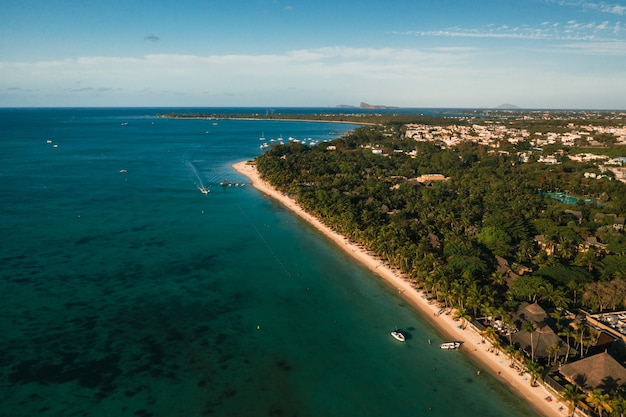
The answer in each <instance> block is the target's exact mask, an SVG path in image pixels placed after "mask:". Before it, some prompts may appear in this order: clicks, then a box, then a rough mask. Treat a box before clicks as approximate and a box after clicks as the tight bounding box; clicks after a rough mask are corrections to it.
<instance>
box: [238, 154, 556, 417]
mask: <svg viewBox="0 0 626 417" xmlns="http://www.w3.org/2000/svg"><path fill="white" fill-rule="evenodd" d="M233 168H234V169H235V170H236V171H237V172H239V173H240V174H243V175H245V176H246V177H248V178H249V179H250V181H251V183H252V185H253V186H254V187H255V188H256V189H257V190H259V191H261V192H263V193H265V194H267V195H268V196H270V197H272V198H274V199H275V200H277V201H279V202H280V203H281V204H283V205H284V206H285V207H287V208H288V209H290V210H292V211H293V212H294V213H296V214H297V215H298V216H300V217H301V218H303V219H304V220H306V221H307V222H309V223H310V224H311V225H313V226H314V227H315V228H316V229H318V230H319V231H320V232H321V233H323V234H324V235H325V236H326V237H328V238H329V239H330V240H332V241H333V242H334V243H335V244H337V246H339V247H340V248H341V249H343V250H344V251H345V252H346V253H348V254H349V255H350V256H352V257H353V258H354V259H356V260H357V261H359V262H361V263H362V264H363V265H365V266H366V267H367V268H369V269H370V270H371V271H373V272H374V273H375V274H377V275H379V276H380V277H382V278H383V279H384V280H385V281H386V282H387V283H388V284H389V285H391V286H392V287H394V288H395V289H396V290H397V291H398V293H399V294H400V295H401V297H402V298H403V299H405V300H406V301H407V302H408V303H410V304H411V306H413V307H414V308H415V309H416V310H417V311H419V312H420V313H421V314H422V315H423V316H424V318H426V319H428V320H429V321H430V322H432V323H433V325H434V326H436V327H437V328H438V329H439V330H440V332H442V333H443V334H444V335H446V336H447V337H448V338H449V340H450V341H459V342H462V345H461V349H460V350H461V351H462V352H464V353H465V354H467V355H469V356H470V357H471V358H472V359H473V360H474V362H475V363H476V364H477V365H476V372H477V374H480V373H482V372H489V373H490V374H491V375H493V376H494V377H495V378H497V379H498V380H500V381H502V382H503V383H505V384H507V385H508V386H509V387H510V388H511V390H512V391H513V392H515V393H516V394H517V395H518V396H520V397H521V398H523V399H524V400H526V401H527V402H528V403H529V404H530V405H531V406H532V407H533V408H535V409H536V410H537V411H538V412H539V413H540V414H542V415H544V416H546V417H557V416H559V417H560V416H565V415H567V405H566V404H564V403H561V402H559V401H557V395H556V393H555V392H553V390H551V389H550V388H547V387H545V386H544V385H541V384H539V385H537V386H535V387H532V386H531V385H530V376H529V375H528V374H527V373H525V374H523V375H520V374H519V372H518V371H517V370H516V369H514V368H511V367H510V363H511V361H510V359H509V358H508V357H507V356H506V355H505V354H504V352H497V353H498V354H496V351H494V350H493V349H490V348H491V345H490V344H489V343H488V342H484V343H483V338H482V337H481V336H480V335H479V334H478V333H477V332H476V331H474V330H472V328H470V327H469V326H468V327H467V328H465V329H462V328H461V323H460V321H455V320H454V319H453V318H452V315H451V314H439V311H440V310H441V307H440V306H438V305H437V303H435V302H432V301H430V300H428V299H427V298H426V297H425V294H424V293H423V292H421V291H419V290H417V289H415V288H414V287H413V286H412V284H411V283H410V282H409V281H407V280H406V279H405V278H404V277H403V276H402V275H401V274H400V273H399V272H397V271H394V270H392V269H391V268H389V267H388V266H387V265H386V264H385V263H383V262H381V260H380V259H378V258H377V257H375V256H372V255H370V254H368V252H367V251H365V250H363V248H361V247H359V246H357V245H355V244H353V243H351V242H350V241H349V240H348V239H346V238H344V237H343V236H341V235H339V234H337V233H335V232H333V231H332V230H331V229H330V228H328V227H327V226H325V225H324V224H322V223H321V222H320V221H319V220H318V219H317V218H315V217H313V216H312V215H310V214H308V213H307V212H305V211H304V210H303V209H302V208H301V207H300V206H299V205H298V204H297V203H296V202H295V201H294V200H292V199H291V198H289V197H287V196H285V195H284V194H282V193H280V192H278V191H277V190H275V189H274V188H273V187H272V186H271V185H269V184H268V183H266V182H265V181H263V180H262V179H261V178H260V177H259V175H258V172H257V170H256V166H255V165H251V164H248V163H247V162H246V161H244V162H239V163H236V164H234V165H233ZM547 398H551V401H548V400H547Z"/></svg>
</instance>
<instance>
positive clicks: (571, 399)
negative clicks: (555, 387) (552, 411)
mask: <svg viewBox="0 0 626 417" xmlns="http://www.w3.org/2000/svg"><path fill="white" fill-rule="evenodd" d="M584 398H585V396H584V394H583V393H581V392H580V391H579V390H578V388H577V387H576V386H574V385H572V384H567V385H565V389H564V390H563V391H561V392H560V398H559V401H563V402H564V403H566V404H567V410H568V412H569V415H570V416H572V417H573V416H574V412H575V411H576V408H577V407H581V406H582V407H584V403H583V399H584Z"/></svg>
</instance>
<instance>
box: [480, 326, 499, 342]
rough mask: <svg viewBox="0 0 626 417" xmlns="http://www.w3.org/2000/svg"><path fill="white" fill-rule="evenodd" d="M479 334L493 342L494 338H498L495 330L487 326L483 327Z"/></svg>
mask: <svg viewBox="0 0 626 417" xmlns="http://www.w3.org/2000/svg"><path fill="white" fill-rule="evenodd" d="M480 335H481V336H482V337H483V338H484V339H487V340H488V341H490V342H492V343H493V342H495V341H496V340H498V334H497V333H496V330H495V329H494V328H493V327H491V326H489V327H487V328H485V330H482V331H481V332H480Z"/></svg>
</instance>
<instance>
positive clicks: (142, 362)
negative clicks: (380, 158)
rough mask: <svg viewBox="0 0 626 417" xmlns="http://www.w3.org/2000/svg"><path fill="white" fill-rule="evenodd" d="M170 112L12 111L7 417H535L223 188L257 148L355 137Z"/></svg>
mask: <svg viewBox="0 0 626 417" xmlns="http://www.w3.org/2000/svg"><path fill="white" fill-rule="evenodd" d="M159 111H162V112H165V111H166V110H163V109H158V110H156V109H20V110H9V109H4V110H0V126H1V128H0V145H1V146H2V152H1V153H0V184H1V186H0V202H1V208H2V209H1V211H0V265H2V266H1V267H0V313H1V314H0V330H1V332H2V338H1V339H0V415H1V416H11V417H21V416H33V415H38V416H144V417H147V416H181V417H182V416H212V415H214V416H385V415H395V416H405V415H406V416H409V415H411V416H416V415H417V416H421V415H423V416H446V417H450V416H502V415H507V416H528V415H534V414H535V413H534V412H533V411H532V410H531V409H529V408H528V407H527V406H526V405H525V404H524V403H522V402H521V401H520V400H518V399H517V398H516V397H514V396H513V395H512V394H510V393H509V392H508V391H507V390H506V389H504V388H503V387H501V386H499V384H498V383H497V382H496V381H495V380H494V379H492V378H490V377H489V376H488V375H485V373H483V374H482V375H481V376H480V377H478V376H476V369H477V366H476V365H475V364H473V363H471V362H470V361H469V360H468V359H467V358H466V357H464V356H463V355H462V353H461V352H444V351H441V350H439V349H437V348H436V345H437V344H438V342H440V341H442V339H441V337H440V336H439V334H438V333H437V332H436V331H435V330H434V329H433V328H432V327H430V325H429V324H427V323H426V322H425V321H423V320H422V319H421V318H420V317H419V316H418V315H417V314H416V313H415V312H414V311H413V310H412V309H411V308H409V307H408V306H407V305H406V304H405V303H404V302H403V301H402V300H401V299H400V298H399V297H398V296H397V294H395V293H394V292H393V291H392V290H390V289H389V288H388V287H387V286H386V285H385V284H383V283H382V282H381V281H380V280H379V279H378V278H377V277H375V276H373V275H372V274H371V273H370V272H368V271H367V270H365V269H364V268H362V267H361V266H359V265H356V264H355V263H354V262H353V261H352V260H351V259H349V258H347V257H346V255H344V254H343V253H342V252H341V251H340V250H338V249H337V248H336V247H334V246H333V245H332V244H331V243H330V242H328V241H327V240H326V239H325V238H324V237H323V236H321V235H319V234H318V233H317V232H316V231H314V230H313V229H312V228H311V227H310V226H309V225H307V224H306V223H303V222H302V221H301V220H299V219H298V218H296V217H295V216H294V215H293V214H291V213H290V212H288V211H287V210H285V209H284V208H283V207H281V206H280V205H278V204H277V203H275V202H274V201H272V200H270V199H268V198H266V197H264V196H263V195H262V194H260V193H259V192H257V191H256V190H255V189H253V188H252V187H250V186H249V185H247V186H239V187H234V186H233V187H222V186H220V185H219V183H220V181H221V180H222V179H223V178H228V180H229V181H232V182H241V183H243V182H245V178H244V177H242V176H240V175H239V174H237V173H235V172H234V171H233V170H232V168H231V164H232V163H233V162H238V161H241V160H245V159H249V158H252V157H254V156H255V155H257V154H258V153H259V152H261V150H260V149H259V143H260V141H259V137H260V136H261V135H264V136H265V137H266V138H267V139H268V140H269V139H270V138H277V137H279V136H282V137H284V138H288V137H289V136H292V137H295V138H305V137H306V138H308V137H311V138H313V139H316V140H324V139H330V138H332V137H336V136H337V135H339V134H340V133H341V132H343V131H346V130H350V129H352V128H353V126H350V125H345V124H325V123H310V122H309V123H307V122H279V121H229V120H219V121H211V120H167V119H161V118H156V117H154V115H155V114H156V113H158V112H159ZM48 140H49V141H50V143H48ZM54 145H57V147H55V146H54ZM202 186H204V187H207V188H209V189H210V191H211V192H210V193H209V194H208V195H203V194H202V193H200V192H199V190H198V188H199V187H202ZM395 327H400V328H402V329H403V330H405V332H406V333H407V335H408V340H407V343H406V344H400V343H398V342H396V341H395V340H394V339H393V338H392V337H391V336H390V335H389V331H390V330H391V329H393V328H395ZM428 339H431V340H432V341H433V344H432V345H429V344H428V343H427V342H426V341H427V340H428Z"/></svg>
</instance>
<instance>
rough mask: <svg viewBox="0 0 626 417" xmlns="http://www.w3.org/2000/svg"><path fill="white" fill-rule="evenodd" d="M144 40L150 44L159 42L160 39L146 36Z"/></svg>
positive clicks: (155, 36) (154, 36)
mask: <svg viewBox="0 0 626 417" xmlns="http://www.w3.org/2000/svg"><path fill="white" fill-rule="evenodd" d="M144 39H145V40H147V41H150V42H158V41H160V40H161V38H159V37H158V36H157V35H147V36H146V37H144Z"/></svg>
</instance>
